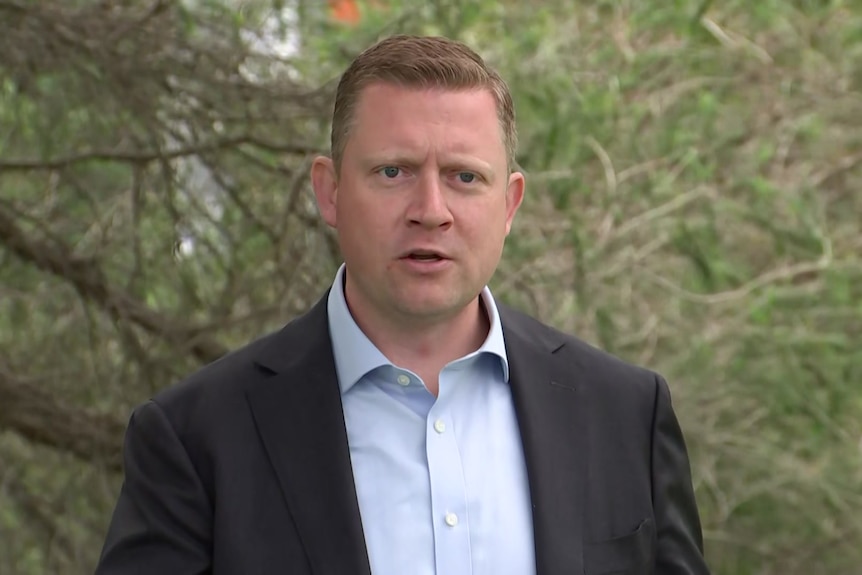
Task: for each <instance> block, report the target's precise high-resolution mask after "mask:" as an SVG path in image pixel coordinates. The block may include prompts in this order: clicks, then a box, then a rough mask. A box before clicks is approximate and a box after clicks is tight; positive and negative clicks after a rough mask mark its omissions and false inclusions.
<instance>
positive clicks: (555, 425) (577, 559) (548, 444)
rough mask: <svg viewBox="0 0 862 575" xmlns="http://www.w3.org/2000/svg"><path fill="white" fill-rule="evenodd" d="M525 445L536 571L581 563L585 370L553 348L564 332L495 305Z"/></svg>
mask: <svg viewBox="0 0 862 575" xmlns="http://www.w3.org/2000/svg"><path fill="white" fill-rule="evenodd" d="M500 314H501V320H502V324H503V333H504V337H505V340H506V354H507V356H508V359H509V370H510V382H511V386H512V394H513V399H514V402H515V410H516V412H517V415H518V424H519V427H520V430H521V438H522V441H523V446H524V457H525V460H526V465H527V476H528V479H529V482H530V497H531V499H532V504H533V532H534V537H535V548H536V571H537V574H538V575H562V574H563V573H581V572H582V571H583V541H582V539H583V538H582V518H583V512H584V500H583V498H584V485H585V483H584V482H585V480H586V470H585V467H586V461H587V453H586V450H587V448H588V446H589V441H588V437H587V432H588V426H587V423H586V415H587V411H586V405H585V400H586V397H585V395H586V394H585V393H584V389H583V387H582V386H581V385H580V384H581V382H583V381H584V374H582V373H580V367H579V366H577V365H576V364H570V363H568V362H564V361H563V360H562V359H561V358H560V357H559V356H555V355H554V352H556V351H558V350H559V349H560V348H561V347H562V346H563V342H564V340H563V338H562V336H560V335H558V334H555V333H554V332H552V331H551V330H548V329H547V328H545V327H544V326H541V325H540V324H538V323H537V322H535V321H534V320H532V319H530V318H527V317H526V316H522V315H521V314H519V313H517V312H513V311H511V310H509V309H507V308H505V307H504V306H500Z"/></svg>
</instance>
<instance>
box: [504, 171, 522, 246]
mask: <svg viewBox="0 0 862 575" xmlns="http://www.w3.org/2000/svg"><path fill="white" fill-rule="evenodd" d="M525 187H526V181H525V179H524V174H522V173H521V172H512V174H511V175H510V176H509V185H508V187H507V188H506V235H507V236H508V235H509V232H510V231H511V230H512V222H513V221H514V220H515V213H516V212H517V211H518V208H519V207H521V202H522V201H524V188H525Z"/></svg>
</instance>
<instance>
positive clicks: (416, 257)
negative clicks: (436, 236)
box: [407, 253, 444, 262]
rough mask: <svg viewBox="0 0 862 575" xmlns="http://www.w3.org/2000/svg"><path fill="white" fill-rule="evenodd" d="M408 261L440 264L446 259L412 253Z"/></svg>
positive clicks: (438, 256) (434, 255)
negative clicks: (439, 262)
mask: <svg viewBox="0 0 862 575" xmlns="http://www.w3.org/2000/svg"><path fill="white" fill-rule="evenodd" d="M407 259H411V260H413V261H417V262H438V261H440V260H442V259H444V258H443V257H441V256H440V255H438V254H425V253H412V254H409V255H408V256H407Z"/></svg>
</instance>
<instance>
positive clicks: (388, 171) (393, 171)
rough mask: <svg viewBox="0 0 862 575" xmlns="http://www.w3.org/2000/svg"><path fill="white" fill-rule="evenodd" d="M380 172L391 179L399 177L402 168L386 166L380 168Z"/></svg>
mask: <svg viewBox="0 0 862 575" xmlns="http://www.w3.org/2000/svg"><path fill="white" fill-rule="evenodd" d="M380 173H381V174H383V175H384V176H386V177H387V178H389V179H393V178H397V177H398V174H400V173H401V168H397V167H395V166H386V167H385V168H383V169H381V170H380Z"/></svg>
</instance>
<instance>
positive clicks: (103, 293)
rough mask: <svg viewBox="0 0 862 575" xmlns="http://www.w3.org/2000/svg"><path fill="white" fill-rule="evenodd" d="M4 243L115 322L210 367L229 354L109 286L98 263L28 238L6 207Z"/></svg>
mask: <svg viewBox="0 0 862 575" xmlns="http://www.w3.org/2000/svg"><path fill="white" fill-rule="evenodd" d="M0 243H2V244H5V245H6V247H7V248H9V249H10V250H11V251H12V253H14V254H16V255H17V256H18V257H20V258H21V259H23V260H25V261H29V262H31V263H33V264H34V265H35V266H36V267H38V268H39V269H41V270H42V271H45V272H48V273H51V274H53V275H55V276H57V277H59V278H61V279H63V280H65V281H67V282H69V283H70V284H71V285H73V286H74V287H75V289H76V290H78V292H79V293H80V294H81V295H82V296H83V297H84V298H86V299H87V300H89V301H92V302H94V303H95V304H96V305H97V306H99V307H101V308H102V309H103V310H105V311H106V312H107V313H109V314H110V315H111V316H112V317H114V318H115V319H126V320H129V321H131V322H133V323H135V324H136V325H138V326H140V327H142V328H143V329H144V330H146V331H147V332H148V333H150V334H152V335H155V336H157V337H160V338H161V339H164V340H165V341H167V342H170V343H173V344H174V345H177V346H185V345H190V348H189V350H190V352H191V354H192V355H193V356H194V357H195V358H196V359H197V360H198V361H199V362H201V363H210V362H212V361H215V360H216V359H218V358H219V357H221V356H222V355H224V354H225V353H227V349H226V348H225V347H224V346H222V345H221V344H220V343H218V342H217V341H215V340H213V339H211V338H208V337H206V336H205V335H204V334H202V333H201V332H200V330H199V329H197V328H195V327H193V326H186V325H181V324H179V323H178V322H177V321H175V320H172V319H171V318H169V317H167V316H165V315H163V314H160V313H158V312H157V311H154V310H152V309H150V308H149V307H147V306H146V305H145V304H143V303H141V302H139V301H138V300H136V299H134V298H133V297H132V296H131V295H129V294H128V293H126V292H124V291H121V290H119V289H117V288H115V287H113V286H111V285H109V284H108V281H107V279H106V278H105V276H104V273H103V272H102V269H101V268H100V267H99V266H98V265H97V264H96V262H95V261H93V260H87V259H83V258H80V257H78V256H75V255H73V254H71V253H69V251H68V249H67V248H66V247H65V246H62V245H57V246H51V245H48V244H46V243H44V242H40V241H38V240H36V239H33V238H29V237H27V234H26V233H25V232H24V231H23V230H22V229H21V228H20V227H19V226H18V225H17V224H16V223H15V219H14V217H12V216H11V215H10V214H9V213H8V212H7V211H6V208H4V207H3V206H2V205H0Z"/></svg>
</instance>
